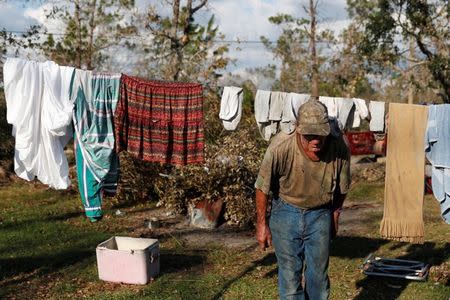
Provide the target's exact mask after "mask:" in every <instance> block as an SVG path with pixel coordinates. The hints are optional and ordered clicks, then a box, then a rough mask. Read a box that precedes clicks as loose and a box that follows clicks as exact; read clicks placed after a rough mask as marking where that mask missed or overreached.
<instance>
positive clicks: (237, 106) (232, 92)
mask: <svg viewBox="0 0 450 300" xmlns="http://www.w3.org/2000/svg"><path fill="white" fill-rule="evenodd" d="M243 99H244V92H243V90H242V88H239V87H234V86H226V87H225V88H224V89H223V94H222V99H221V101H220V112H219V118H220V119H221V120H222V123H223V127H224V128H225V129H226V130H235V129H236V127H237V125H238V124H239V121H240V120H241V116H242V101H243Z"/></svg>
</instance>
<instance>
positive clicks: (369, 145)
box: [345, 131, 387, 156]
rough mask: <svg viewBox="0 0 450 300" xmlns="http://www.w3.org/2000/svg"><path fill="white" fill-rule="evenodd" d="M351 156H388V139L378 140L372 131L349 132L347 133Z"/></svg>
mask: <svg viewBox="0 0 450 300" xmlns="http://www.w3.org/2000/svg"><path fill="white" fill-rule="evenodd" d="M345 136H346V138H347V142H348V145H349V147H350V154H351V155H370V154H375V155H381V156H385V155H386V141H387V137H386V135H384V137H383V139H381V140H378V141H377V140H376V139H375V134H374V133H373V132H371V131H349V132H346V133H345Z"/></svg>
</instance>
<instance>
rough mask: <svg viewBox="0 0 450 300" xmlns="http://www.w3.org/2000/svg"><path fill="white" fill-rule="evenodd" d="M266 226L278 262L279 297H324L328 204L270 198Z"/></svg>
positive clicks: (327, 288) (327, 284) (327, 286)
mask: <svg viewBox="0 0 450 300" xmlns="http://www.w3.org/2000/svg"><path fill="white" fill-rule="evenodd" d="M269 226H270V231H271V233H272V241H273V246H274V248H275V255H276V257H277V262H278V293H279V295H280V298H281V299H283V300H284V299H305V298H306V299H311V300H321V299H328V296H329V294H330V281H329V279H328V259H329V251H330V226H331V210H330V208H328V207H326V208H317V209H311V210H304V209H301V208H298V207H296V206H293V205H291V204H288V203H286V202H284V201H283V200H281V199H275V200H273V202H272V212H271V215H270V223H269ZM304 264H305V271H304V274H305V289H304V290H303V288H302V271H303V265H304Z"/></svg>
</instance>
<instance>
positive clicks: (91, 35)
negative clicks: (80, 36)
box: [86, 0, 97, 70]
mask: <svg viewBox="0 0 450 300" xmlns="http://www.w3.org/2000/svg"><path fill="white" fill-rule="evenodd" d="M96 8H97V1H96V0H92V3H91V8H90V9H91V11H90V13H91V18H90V19H89V45H88V53H87V58H86V60H87V61H86V64H87V69H88V70H92V69H93V66H92V60H93V57H92V56H93V48H94V30H95V13H96Z"/></svg>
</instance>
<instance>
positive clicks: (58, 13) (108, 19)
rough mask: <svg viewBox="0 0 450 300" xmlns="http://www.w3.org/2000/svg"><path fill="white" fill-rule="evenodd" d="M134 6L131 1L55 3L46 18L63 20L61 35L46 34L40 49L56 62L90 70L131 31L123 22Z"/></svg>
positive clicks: (108, 0)
mask: <svg viewBox="0 0 450 300" xmlns="http://www.w3.org/2000/svg"><path fill="white" fill-rule="evenodd" d="M133 5H134V1H133V0H70V1H64V2H57V4H55V5H54V6H53V7H52V9H51V10H49V11H47V18H48V19H52V20H60V21H62V23H63V24H64V26H65V28H64V34H63V35H62V36H60V35H56V36H55V35H53V33H49V34H48V37H47V40H46V41H45V42H44V43H42V45H41V48H42V50H43V51H44V53H45V54H46V55H47V56H48V57H49V58H50V59H52V60H54V61H56V62H57V63H60V64H63V65H72V66H76V67H78V68H82V67H83V68H86V69H89V70H92V69H94V68H98V67H99V66H100V65H101V63H102V62H103V61H105V59H106V58H107V56H108V53H107V51H106V50H107V49H108V48H111V47H112V46H116V45H118V44H119V43H121V41H122V39H123V37H126V36H127V35H129V34H131V33H133V30H132V28H131V27H130V26H129V25H127V22H126V21H127V20H126V13H127V12H129V10H130V9H131V8H132V7H133ZM44 32H46V28H44Z"/></svg>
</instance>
